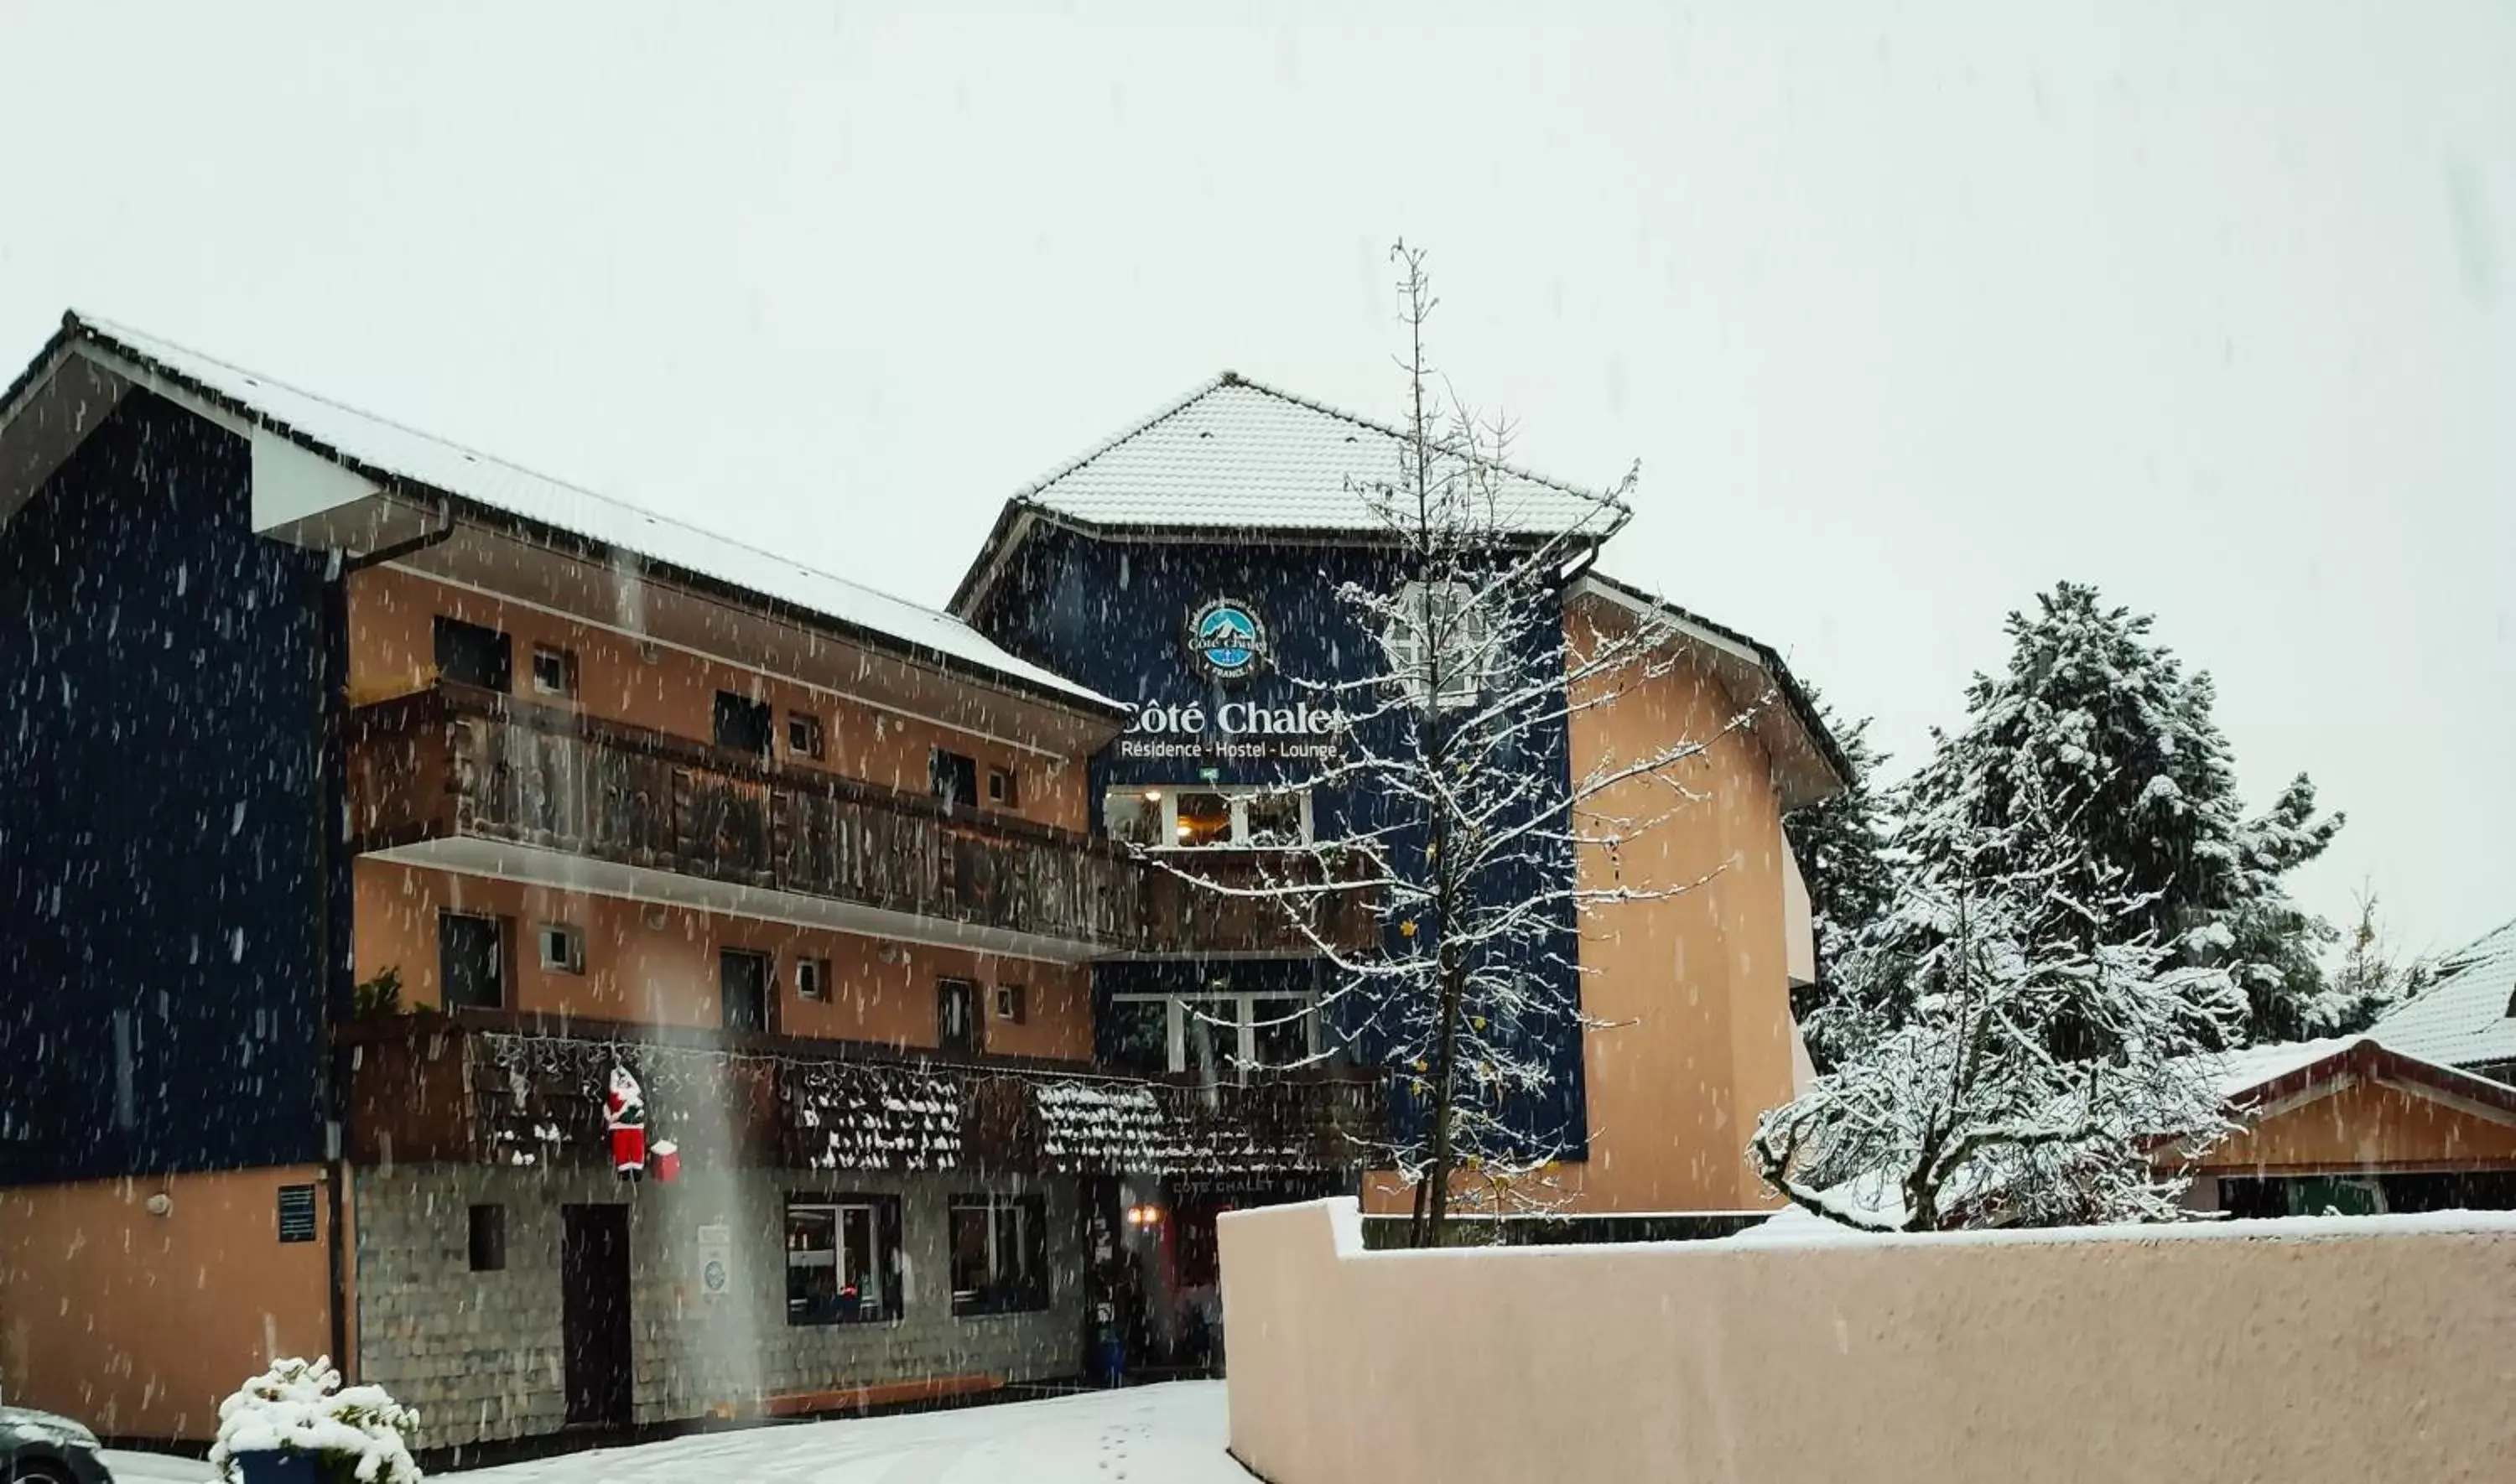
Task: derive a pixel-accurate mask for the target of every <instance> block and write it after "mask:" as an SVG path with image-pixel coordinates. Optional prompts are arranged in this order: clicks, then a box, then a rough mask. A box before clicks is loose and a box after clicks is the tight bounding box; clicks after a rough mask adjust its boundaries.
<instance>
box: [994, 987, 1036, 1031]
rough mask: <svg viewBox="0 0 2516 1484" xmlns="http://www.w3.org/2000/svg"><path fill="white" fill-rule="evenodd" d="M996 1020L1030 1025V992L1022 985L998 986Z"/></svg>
mask: <svg viewBox="0 0 2516 1484" xmlns="http://www.w3.org/2000/svg"><path fill="white" fill-rule="evenodd" d="M996 1018H997V1019H999V1020H1010V1021H1012V1022H1013V1023H1014V1024H1016V1025H1023V1024H1027V1023H1028V1021H1029V1019H1030V991H1029V990H1028V989H1027V988H1026V987H1025V986H1023V985H1020V984H999V985H997V986H996Z"/></svg>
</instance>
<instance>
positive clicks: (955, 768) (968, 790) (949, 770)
mask: <svg viewBox="0 0 2516 1484" xmlns="http://www.w3.org/2000/svg"><path fill="white" fill-rule="evenodd" d="M932 772H933V774H934V781H935V797H936V798H938V799H941V800H943V802H944V803H945V804H977V803H978V802H979V761H978V760H977V759H976V758H968V757H964V756H962V755H961V754H959V753H956V752H947V751H945V750H944V749H943V748H940V747H939V748H937V749H935V751H934V754H933V763H932Z"/></svg>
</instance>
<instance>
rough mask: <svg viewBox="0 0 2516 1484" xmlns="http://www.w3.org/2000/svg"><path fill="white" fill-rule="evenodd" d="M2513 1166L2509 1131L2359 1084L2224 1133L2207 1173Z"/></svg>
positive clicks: (2205, 1162) (2513, 1134)
mask: <svg viewBox="0 0 2516 1484" xmlns="http://www.w3.org/2000/svg"><path fill="white" fill-rule="evenodd" d="M2475 1166H2482V1167H2488V1168H2495V1169H2506V1168H2516V1126H2512V1125H2510V1124H2507V1123H2504V1122H2501V1121H2499V1120H2497V1119H2494V1118H2490V1117H2487V1116H2484V1115H2483V1114H2480V1113H2477V1112H2471V1111H2467V1110H2466V1109H2463V1108H2459V1107H2456V1106H2454V1105H2453V1104H2451V1103H2445V1102H2440V1101H2437V1100H2436V1099H2434V1098H2429V1097H2422V1096H2417V1095H2415V1094H2413V1093H2411V1092H2406V1091H2404V1090H2403V1089H2401V1088H2397V1087H2389V1086H2386V1085H2384V1084H2380V1083H2369V1082H2361V1083H2356V1084H2354V1085H2352V1086H2350V1087H2347V1088H2344V1089H2342V1090H2340V1091H2339V1092H2333V1093H2332V1094H2331V1095H2329V1096H2327V1097H2319V1098H2317V1099H2315V1100H2314V1101H2312V1102H2307V1103H2301V1104H2299V1105H2298V1106H2297V1107H2294V1108H2291V1109H2289V1110H2287V1111H2286V1112H2285V1113H2279V1114H2275V1115H2274V1116H2272V1117H2270V1118H2267V1119H2264V1120H2263V1121H2262V1122H2260V1123H2257V1124H2252V1125H2249V1126H2247V1127H2245V1128H2243V1129H2241V1130H2239V1131H2238V1132H2237V1133H2235V1134H2230V1135H2229V1136H2228V1137H2227V1138H2226V1139H2224V1140H2222V1141H2221V1142H2220V1143H2219V1144H2218V1145H2216V1146H2215V1147H2213V1148H2212V1149H2211V1150H2210V1152H2209V1153H2208V1154H2207V1155H2205V1156H2203V1158H2202V1161H2201V1166H2200V1169H2201V1173H2203V1174H2207V1175H2253V1174H2257V1173H2266V1174H2274V1175H2278V1174H2284V1173H2291V1174H2302V1173H2315V1172H2323V1171H2335V1170H2367V1169H2379V1168H2389V1167H2390V1168H2395V1169H2420V1168H2426V1169H2468V1168H2472V1167H2475Z"/></svg>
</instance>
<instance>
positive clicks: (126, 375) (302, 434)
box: [0, 311, 1120, 712]
mask: <svg viewBox="0 0 2516 1484" xmlns="http://www.w3.org/2000/svg"><path fill="white" fill-rule="evenodd" d="M73 359H76V360H77V361H78V362H80V364H79V365H78V366H77V368H76V372H77V374H75V375H71V376H64V375H63V374H62V373H63V368H64V366H65V365H66V364H67V363H69V362H70V361H71V360H73ZM99 370H101V371H102V372H103V373H105V380H104V381H103V383H102V384H101V385H100V383H99V380H98V378H97V372H98V371H99ZM135 385H136V386H141V387H146V388H147V389H148V390H150V391H152V392H159V393H160V394H163V395H167V396H169V397H170V398H172V399H174V400H176V401H178V402H179V403H183V404H186V405H189V406H190V407H192V408H193V410H195V411H200V412H203V413H205V414H207V415H210V416H212V417H213V418H214V419H215V420H217V421H221V422H223V423H226V424H229V425H230V426H235V425H238V424H241V425H243V426H242V427H240V428H238V431H240V432H244V433H248V435H251V434H253V433H268V434H274V435H276V436H277V437H279V438H283V439H285V440H286V441H287V442H289V443H291V444H293V445H295V446H296V447H298V448H301V449H304V450H306V451H307V452H310V453H313V454H315V455H317V456H318V457H320V458H321V459H324V460H328V461H330V462H331V463H333V464H335V465H337V466H339V468H340V469H341V470H343V471H346V472H347V473H348V474H352V475H355V476H356V479H359V480H363V481H366V482H367V483H369V484H372V485H374V486H376V487H377V488H380V489H383V490H387V491H405V492H414V491H415V492H422V493H426V494H429V495H434V496H438V497H449V496H450V497H452V498H454V499H456V500H460V501H463V502H467V503H469V504H470V505H472V506H475V507H478V508H480V509H482V510H485V511H489V512H495V513H499V514H501V515H507V516H511V517H514V518H516V519H519V520H522V521H525V522H529V523H530V524H532V525H534V526H537V527H541V528H545V529H547V530H549V531H553V532H559V533H564V534H566V535H569V536H574V537H578V538H581V539H583V540H586V541H590V542H593V543H596V544H598V545H600V546H601V547H603V548H605V549H608V551H609V552H612V553H621V554H627V555H630V556H636V557H639V558H643V559H644V561H646V562H649V563H653V564H656V565H657V566H659V567H660V568H662V569H665V570H666V571H668V572H677V573H683V574H688V575H690V576H692V577H695V578H698V579H701V580H702V581H704V582H706V583H710V584H714V585H718V586H721V587H725V588H730V589H733V590H735V591H736V592H737V593H740V594H744V595H756V597H757V598H762V599H766V600H768V601H769V602H771V603H774V604H777V605H781V606H783V607H786V608H791V609H794V610H797V611H798V612H800V613H801V614H803V615H805V616H807V617H808V618H811V619H815V620H818V621H820V622H822V623H826V624H828V625H830V626H832V627H834V628H837V629H840V630H842V631H845V632H848V633H850V634H853V635H857V636H860V637H863V638H865V639H870V640H871V641H873V642H874V643H876V644H877V645H881V646H884V647H888V648H891V649H894V650H897V651H900V652H902V653H904V654H906V655H908V656H909V657H911V658H917V659H923V660H927V661H929V662H932V663H936V664H939V665H942V666H943V667H945V668H958V669H962V670H965V671H975V672H979V673H981V674H982V675H984V676H986V677H990V678H993V679H996V680H1001V681H1009V682H1011V683H1013V684H1014V685H1016V686H1018V687H1020V688H1022V689H1024V690H1027V691H1029V692H1033V693H1037V694H1043V695H1047V696H1053V697H1058V698H1061V699H1064V700H1066V701H1068V702H1069V703H1073V704H1080V705H1085V706H1089V707H1092V708H1094V709H1096V710H1108V711H1113V712H1114V711H1116V710H1119V709H1120V708H1119V707H1118V705H1117V703H1115V702H1113V701H1111V700H1109V699H1108V698H1106V697H1104V696H1101V695H1099V694H1097V693H1095V692H1094V691H1091V690H1089V689H1087V688H1085V687H1083V686H1081V685H1077V684H1074V683H1073V682H1071V681H1069V680H1066V679H1064V678H1063V677H1060V676H1057V675H1054V674H1052V673H1050V672H1049V671H1047V670H1044V669H1041V668H1040V667H1038V666H1036V665H1032V664H1030V663H1028V662H1027V661H1025V660H1022V659H1020V658H1018V657H1016V656H1015V655H1013V654H1011V653H1008V652H1007V651H1005V650H1004V649H1002V648H1000V647H998V646H997V645H996V644H995V643H994V642H993V641H991V640H989V639H987V638H986V637H985V636H984V635H982V634H980V633H979V632H978V631H977V630H975V629H973V628H971V627H970V626H969V625H968V624H965V623H963V622H962V621H961V620H959V619H958V618H955V617H953V616H951V615H950V614H948V613H941V612H937V611H935V610H934V609H931V608H926V607H921V606H919V605H918V604H916V603H912V602H908V601H906V600H904V599H902V598H894V597H892V596H890V595H889V594H886V593H882V592H878V591H876V590H874V589H872V588H868V587H865V586H863V585H861V584H860V583H855V582H851V581H849V580H847V579H845V578H842V577H837V576H834V575H832V574H830V573H828V572H823V571H819V570H817V569H815V568H813V567H809V566H806V565H804V564H802V563H800V562H798V561H795V560H794V559H792V558H791V557H787V556H779V555H777V554H776V553H775V552H771V551H769V550H767V549H765V548H763V547H758V546H752V545H749V544H747V543H745V542H742V541H739V540H735V539H734V538H733V537H730V536H726V535H722V534H719V533H717V532H715V531H711V530H707V529H705V528H703V527H700V526H697V525H693V524H692V523H690V522H688V521H685V520H679V519H676V518H674V517H673V516H670V515H658V514H656V513H654V512H652V511H648V510H643V509H641V508H639V507H637V506H634V505H629V504H626V503H624V502H622V501H619V500H615V499H612V498H611V497H609V496H607V495H603V494H599V493H597V492H596V491H593V490H590V489H586V488H584V487H582V486H580V485H575V484H570V483H568V482H566V480H563V479H556V478H553V477H551V476H550V475H547V474H537V473H535V472H533V471H531V470H528V469H524V468H523V467H521V466H519V465H516V464H511V463H509V462H507V461H506V460H503V459H500V458H497V457H495V456H494V455H491V454H486V453H482V452H480V451H478V450H476V449H471V448H466V447H464V446H463V445H461V444H459V443H454V442H451V441H448V440H447V439H444V438H440V437H437V436H435V435H433V434H430V433H421V432H419V431H417V430H415V429H411V428H407V427H404V426H403V425H401V424H399V423H396V422H393V421H391V420H390V419H387V418H382V417H378V416H375V415H374V414H372V413H366V412H361V411H358V410H357V409H356V408H354V407H349V406H345V405H343V404H342V403H339V402H336V401H333V400H331V399H330V398H328V397H325V396H322V395H320V394H318V393H316V392H308V391H306V390H304V389H302V388H298V387H294V386H291V385H289V384H288V383H286V382H283V381H280V380H278V379H277V378H275V377H271V376H266V375H263V374H261V373H259V372H255V371H248V370H246V369H244V368H243V367H241V366H236V365H233V364H231V363H230V362H228V361H224V360H221V359H219V358H217V357H215V356H212V355H207V354H204V353H202V352H200V351H197V350H190V349H188V348H186V347H183V346H179V345H176V344H174V343H173V342H171V341H166V340H161V339H159V338H157V337H155V336H153V335H149V334H147V333H145V332H143V331H139V330H135V329H131V328H128V327H126V326H123V325H118V324H115V323H113V322H111V321H109V320H105V319H101V318H97V317H94V316H91V315H85V314H80V313H78V312H76V311H72V312H70V313H68V314H65V315H63V320H62V329H61V332H60V333H59V334H57V335H56V336H54V337H53V339H52V341H51V342H50V343H49V344H47V345H46V347H45V348H44V350H43V351H42V353H41V354H39V355H38V356H37V357H36V359H35V361H34V362H33V363H32V364H31V365H30V366H28V367H27V369H26V371H25V373H24V374H23V375H21V377H20V378H19V379H18V381H17V382H16V383H15V384H14V385H13V386H11V387H10V388H9V390H8V392H7V393H6V395H5V397H0V432H5V431H7V430H8V428H9V426H10V424H11V423H12V422H13V421H14V420H17V419H18V418H19V417H20V415H21V413H22V412H25V411H26V410H27V408H28V406H29V404H30V403H31V402H32V401H33V400H34V399H35V398H37V397H38V396H39V395H40V394H42V393H44V392H46V391H47V390H48V389H54V390H61V391H64V392H69V393H70V394H71V395H72V396H73V397H74V398H83V399H85V400H94V399H97V398H98V396H99V394H100V393H101V394H102V399H103V400H104V401H105V403H106V404H107V405H109V404H110V402H111V400H113V399H114V398H116V397H118V396H119V395H120V394H121V392H123V391H126V390H128V388H129V387H130V386H135ZM74 415H75V417H76V418H77V419H78V422H77V423H76V425H75V426H72V427H70V428H68V429H67V430H66V431H63V430H60V429H56V430H47V429H44V428H41V427H37V428H32V429H29V430H27V434H26V436H25V437H24V438H23V439H22V440H21V441H22V442H24V443H25V444H26V445H27V446H28V448H29V453H27V454H25V455H17V456H13V457H11V458H10V459H9V460H8V461H7V464H6V465H5V466H0V519H5V518H7V516H8V515H10V514H12V513H13V512H14V510H15V508H16V505H17V504H18V503H19V502H21V501H22V500H23V499H24V498H25V497H26V496H27V495H28V494H31V493H32V488H31V485H32V484H33V483H34V482H37V479H34V478H29V477H27V476H26V474H27V473H31V474H36V475H38V476H39V475H40V474H41V473H43V472H45V468H44V461H45V458H46V455H47V454H49V455H50V458H51V459H52V460H53V461H58V459H59V458H61V457H64V456H66V453H67V451H68V450H67V447H66V446H62V445H63V443H64V440H65V439H66V442H67V443H68V444H70V445H74V444H75V441H76V439H77V437H78V436H81V435H83V433H84V431H85V429H86V428H88V427H92V426H94V422H95V421H96V420H97V419H98V418H100V417H101V416H102V411H101V410H100V409H97V408H95V407H92V406H82V407H80V408H78V409H76V410H75V414H74ZM34 421H36V422H38V423H40V422H43V421H45V419H43V418H41V417H38V418H36V419H34ZM53 421H55V422H57V423H58V422H60V421H62V418H60V417H56V418H55V419H53ZM48 445H50V446H48ZM257 455H258V460H259V448H258V449H257ZM21 468H23V469H24V470H25V472H24V473H21ZM12 476H14V477H12ZM261 515H262V512H261V510H260V508H259V504H258V508H257V521H256V524H257V526H258V527H259V526H261V525H262V524H263V521H262V519H261V518H260V517H261Z"/></svg>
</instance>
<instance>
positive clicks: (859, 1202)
mask: <svg viewBox="0 0 2516 1484" xmlns="http://www.w3.org/2000/svg"><path fill="white" fill-rule="evenodd" d="M903 1276H904V1275H903V1274H902V1271H901V1263H900V1198H899V1197H898V1196H888V1195H790V1196H788V1197H787V1198H786V1322H787V1323H788V1324H864V1323H869V1322H872V1321H876V1320H883V1319H897V1318H899V1317H900V1314H901V1307H902V1298H905V1297H906V1295H905V1294H904V1293H903V1292H902V1290H903V1288H904V1287H905V1284H904V1283H903V1282H902V1278H903Z"/></svg>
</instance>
